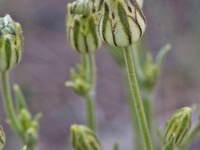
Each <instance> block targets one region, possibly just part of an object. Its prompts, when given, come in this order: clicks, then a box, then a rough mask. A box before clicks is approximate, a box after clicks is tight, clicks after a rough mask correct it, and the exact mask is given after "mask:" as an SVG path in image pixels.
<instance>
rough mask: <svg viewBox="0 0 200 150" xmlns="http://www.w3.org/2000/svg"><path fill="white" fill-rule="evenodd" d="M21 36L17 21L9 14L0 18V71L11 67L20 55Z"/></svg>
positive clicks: (17, 61) (16, 62)
mask: <svg viewBox="0 0 200 150" xmlns="http://www.w3.org/2000/svg"><path fill="white" fill-rule="evenodd" d="M22 47H23V36H22V30H21V26H20V24H19V23H17V22H14V21H13V20H12V18H11V17H10V16H9V15H6V16H5V17H3V18H0V72H3V71H7V70H9V69H12V68H13V67H14V66H16V64H18V63H19V61H20V60H21V56H22Z"/></svg>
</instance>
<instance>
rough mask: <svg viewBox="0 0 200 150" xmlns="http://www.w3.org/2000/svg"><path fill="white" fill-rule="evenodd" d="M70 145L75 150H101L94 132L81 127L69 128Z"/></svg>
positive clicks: (73, 126)
mask: <svg viewBox="0 0 200 150" xmlns="http://www.w3.org/2000/svg"><path fill="white" fill-rule="evenodd" d="M71 143H72V146H73V148H74V149H75V150H102V148H101V146H100V143H99V141H98V139H97V137H96V135H95V134H94V132H93V131H92V130H91V129H89V128H88V127H86V126H83V125H72V126H71Z"/></svg>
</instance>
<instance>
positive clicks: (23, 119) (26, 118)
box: [18, 108, 32, 131]
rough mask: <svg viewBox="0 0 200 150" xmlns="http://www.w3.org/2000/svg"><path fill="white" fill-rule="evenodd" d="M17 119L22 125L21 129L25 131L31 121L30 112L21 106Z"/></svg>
mask: <svg viewBox="0 0 200 150" xmlns="http://www.w3.org/2000/svg"><path fill="white" fill-rule="evenodd" d="M18 119H19V122H20V123H21V125H22V127H23V130H24V131H26V130H27V128H29V126H30V124H31V121H32V119H31V114H30V112H29V111H28V110H27V109H25V108H22V109H21V110H20V111H19V114H18Z"/></svg>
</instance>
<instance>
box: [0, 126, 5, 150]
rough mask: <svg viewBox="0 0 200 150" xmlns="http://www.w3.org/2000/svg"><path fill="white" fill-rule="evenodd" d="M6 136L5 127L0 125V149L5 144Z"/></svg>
mask: <svg viewBox="0 0 200 150" xmlns="http://www.w3.org/2000/svg"><path fill="white" fill-rule="evenodd" d="M5 142H6V136H5V133H4V131H3V128H2V127H1V126H0V150H2V149H3V148H4V146H5Z"/></svg>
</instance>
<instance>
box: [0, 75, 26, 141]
mask: <svg viewBox="0 0 200 150" xmlns="http://www.w3.org/2000/svg"><path fill="white" fill-rule="evenodd" d="M1 80H2V92H3V101H4V108H5V110H6V113H7V116H8V120H9V123H10V125H11V127H12V128H13V130H14V131H15V132H16V133H17V134H18V135H19V136H20V137H21V138H23V131H22V127H21V125H20V123H19V121H18V119H17V116H16V113H15V111H14V106H13V101H12V97H11V92H10V83H9V77H8V72H1Z"/></svg>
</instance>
